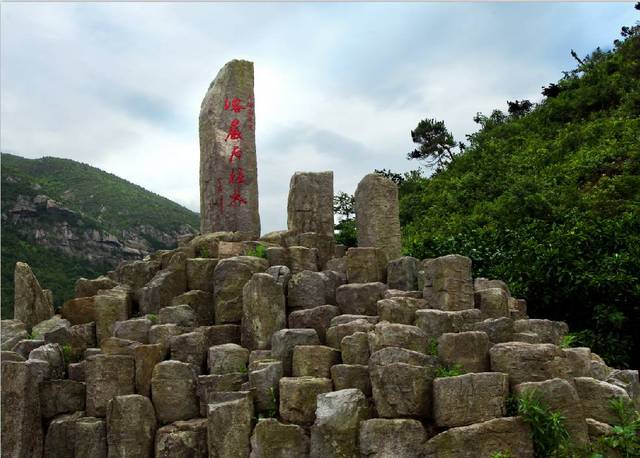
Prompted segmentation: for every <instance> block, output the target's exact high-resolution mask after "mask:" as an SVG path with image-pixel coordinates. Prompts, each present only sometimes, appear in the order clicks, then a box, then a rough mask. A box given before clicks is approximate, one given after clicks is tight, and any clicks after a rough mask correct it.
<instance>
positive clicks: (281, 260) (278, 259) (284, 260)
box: [267, 246, 291, 273]
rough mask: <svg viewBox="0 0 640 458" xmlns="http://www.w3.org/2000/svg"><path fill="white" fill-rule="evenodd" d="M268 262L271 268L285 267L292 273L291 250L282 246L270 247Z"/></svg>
mask: <svg viewBox="0 0 640 458" xmlns="http://www.w3.org/2000/svg"><path fill="white" fill-rule="evenodd" d="M267 262H268V263H269V266H271V267H276V266H284V267H286V268H287V269H289V273H291V269H290V267H289V266H291V258H290V256H289V249H288V248H284V247H281V246H270V247H268V248H267Z"/></svg>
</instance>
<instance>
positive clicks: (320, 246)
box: [298, 232, 336, 270]
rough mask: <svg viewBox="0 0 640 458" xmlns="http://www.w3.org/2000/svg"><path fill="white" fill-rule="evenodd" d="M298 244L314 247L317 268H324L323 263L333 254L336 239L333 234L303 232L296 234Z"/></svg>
mask: <svg viewBox="0 0 640 458" xmlns="http://www.w3.org/2000/svg"><path fill="white" fill-rule="evenodd" d="M298 245H300V246H304V247H307V248H311V249H315V250H316V251H317V255H318V268H319V269H320V270H322V269H325V265H326V264H327V262H328V261H329V259H331V258H332V257H333V256H334V253H335V247H336V240H335V237H334V235H333V234H329V235H326V234H320V233H317V232H304V233H302V234H299V235H298Z"/></svg>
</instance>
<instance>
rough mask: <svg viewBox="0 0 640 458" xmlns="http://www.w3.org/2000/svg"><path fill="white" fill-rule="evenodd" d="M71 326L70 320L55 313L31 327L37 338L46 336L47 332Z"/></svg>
mask: <svg viewBox="0 0 640 458" xmlns="http://www.w3.org/2000/svg"><path fill="white" fill-rule="evenodd" d="M70 327H71V323H70V322H69V321H68V320H65V319H64V318H62V317H61V316H60V315H54V316H52V317H51V318H49V319H48V320H44V321H41V322H40V323H38V324H36V325H34V326H33V328H32V329H31V334H32V335H33V336H34V337H35V338H44V336H45V334H48V333H50V332H53V331H55V330H57V329H60V328H70Z"/></svg>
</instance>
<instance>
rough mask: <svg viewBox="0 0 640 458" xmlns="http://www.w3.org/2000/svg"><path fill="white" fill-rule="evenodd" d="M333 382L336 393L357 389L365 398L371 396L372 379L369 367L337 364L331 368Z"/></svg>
mask: <svg viewBox="0 0 640 458" xmlns="http://www.w3.org/2000/svg"><path fill="white" fill-rule="evenodd" d="M331 380H332V381H333V388H334V389H335V390H336V391H337V390H345V389H347V388H357V389H358V390H360V391H362V392H363V393H364V394H365V396H371V379H370V378H369V366H367V365H361V364H336V365H334V366H332V367H331Z"/></svg>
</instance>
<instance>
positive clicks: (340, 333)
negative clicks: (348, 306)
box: [327, 319, 374, 351]
mask: <svg viewBox="0 0 640 458" xmlns="http://www.w3.org/2000/svg"><path fill="white" fill-rule="evenodd" d="M373 326H374V325H373V324H372V323H371V322H369V321H367V320H364V319H357V320H353V321H349V322H347V323H344V324H338V325H336V326H330V327H329V329H327V345H329V346H330V347H333V348H335V349H338V350H340V349H341V345H342V341H343V339H344V338H345V337H347V336H350V335H352V334H355V333H356V332H365V333H366V332H369V331H371V330H372V329H373ZM353 350H355V351H360V347H357V348H355V349H353Z"/></svg>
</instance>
